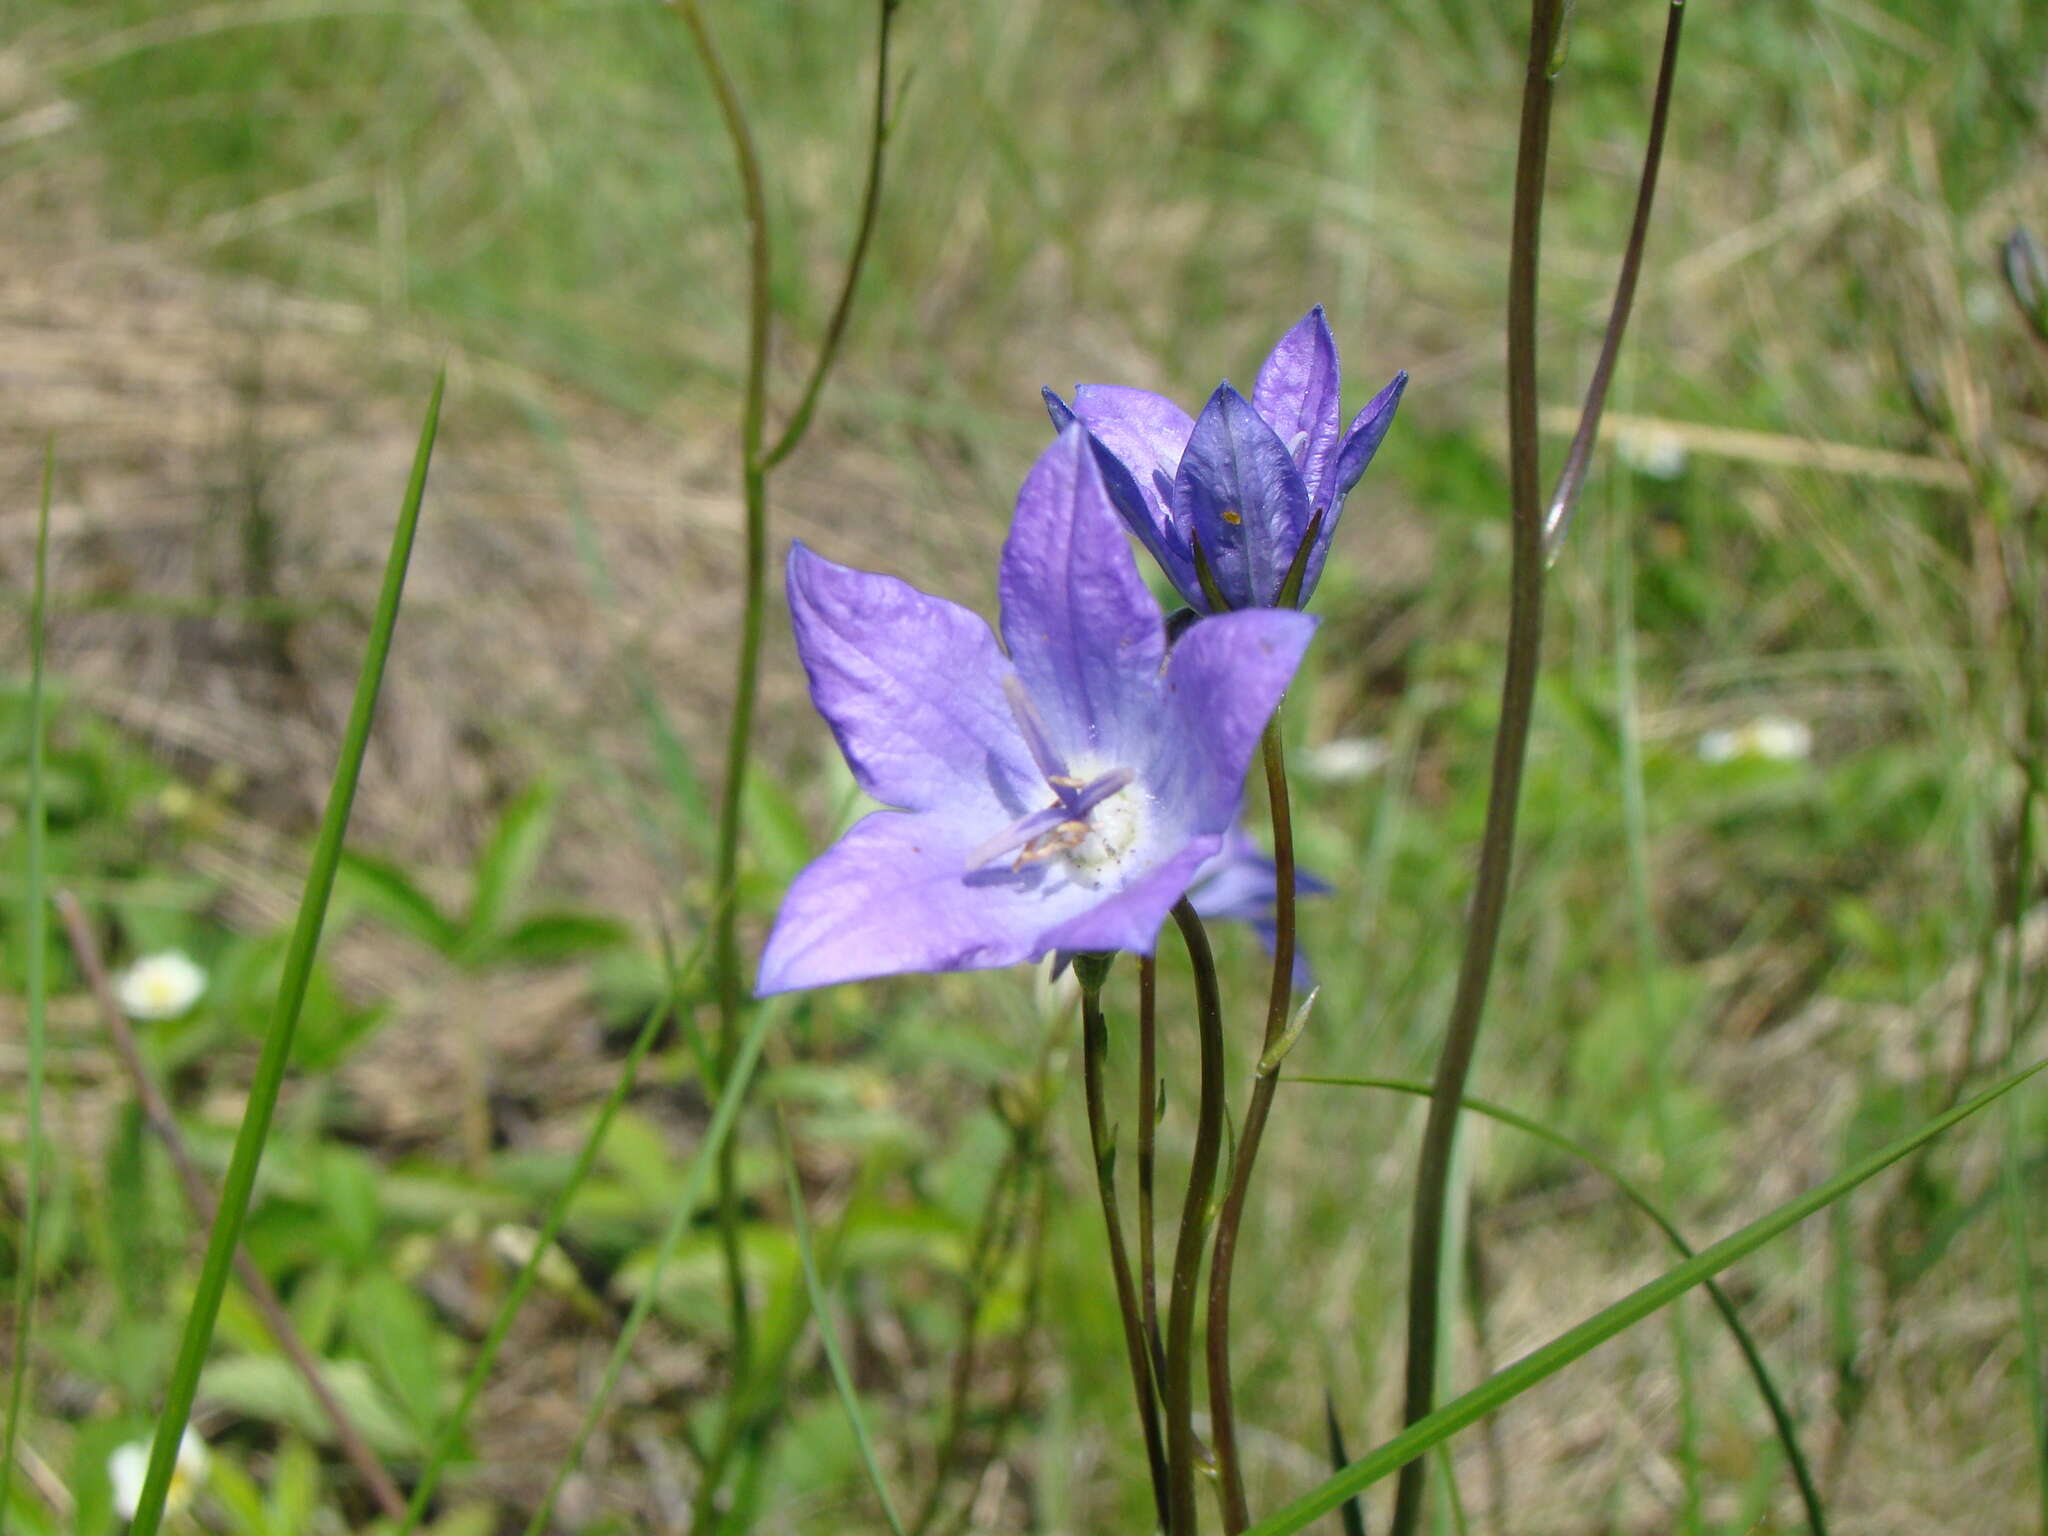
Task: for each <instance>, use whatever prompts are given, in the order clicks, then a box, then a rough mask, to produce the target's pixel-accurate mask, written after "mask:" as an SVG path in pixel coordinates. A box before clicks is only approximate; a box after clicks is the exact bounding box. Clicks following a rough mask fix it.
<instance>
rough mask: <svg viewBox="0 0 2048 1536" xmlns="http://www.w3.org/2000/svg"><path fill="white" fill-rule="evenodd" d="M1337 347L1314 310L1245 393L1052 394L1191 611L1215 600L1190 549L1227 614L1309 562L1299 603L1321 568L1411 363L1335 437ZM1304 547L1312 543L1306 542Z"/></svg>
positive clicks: (1269, 598) (1111, 389) (1268, 600)
mask: <svg viewBox="0 0 2048 1536" xmlns="http://www.w3.org/2000/svg"><path fill="white" fill-rule="evenodd" d="M1338 384H1339V371H1338V367H1337V342H1336V338H1335V337H1333V336H1332V335H1331V334H1330V326H1329V322H1328V321H1327V320H1325V319H1324V318H1323V307H1322V305H1320V304H1318V305H1317V306H1316V307H1315V308H1314V309H1312V310H1310V311H1309V312H1308V313H1307V314H1306V315H1304V316H1303V317H1302V319H1301V321H1300V322H1299V323H1298V324H1297V325H1296V326H1295V327H1294V328H1293V329H1292V330H1290V331H1289V332H1288V333H1287V334H1286V335H1285V336H1282V337H1281V338H1280V340H1279V342H1278V344H1277V345H1275V346H1274V348H1273V351H1272V353H1271V355H1269V356H1268V357H1267V358H1266V361H1265V363H1264V364H1263V365H1262V366H1261V367H1260V369H1259V377H1258V382H1257V383H1256V384H1254V385H1253V387H1252V397H1251V399H1249V400H1247V399H1245V397H1244V396H1243V395H1241V394H1239V393H1238V392H1237V391H1236V390H1234V389H1232V388H1231V387H1230V385H1229V383H1228V382H1227V381H1226V382H1225V383H1223V384H1220V385H1218V386H1217V388H1216V392H1215V393H1214V394H1212V395H1211V396H1210V397H1209V403H1208V404H1207V405H1205V406H1203V407H1202V414H1201V415H1200V416H1198V417H1194V418H1190V417H1189V416H1188V413H1187V412H1186V411H1184V410H1182V409H1181V408H1180V407H1179V406H1177V405H1175V404H1174V403H1173V402H1172V401H1171V400H1168V399H1167V398H1166V397H1165V396H1163V395H1155V394H1153V393H1152V392H1151V391H1150V390H1146V389H1131V388H1126V387H1124V386H1122V385H1115V384H1083V385H1081V386H1080V387H1079V388H1077V389H1076V390H1075V391H1074V403H1073V405H1072V406H1071V407H1069V406H1068V405H1067V404H1066V402H1065V401H1063V400H1061V399H1060V397H1059V396H1058V395H1056V394H1054V393H1053V392H1052V391H1051V390H1049V389H1048V390H1046V391H1044V395H1045V407H1046V411H1047V413H1048V414H1049V415H1050V416H1051V417H1052V422H1053V426H1054V427H1055V428H1056V429H1059V430H1064V429H1065V428H1066V426H1067V424H1068V423H1069V422H1071V421H1074V420H1077V419H1078V420H1079V421H1080V422H1081V423H1082V424H1083V425H1084V426H1086V427H1087V428H1088V430H1089V431H1090V432H1092V433H1094V435H1095V437H1096V439H1097V441H1098V442H1099V443H1100V444H1101V445H1102V448H1103V450H1104V455H1103V457H1104V462H1103V475H1104V478H1105V482H1106V484H1107V486H1108V488H1109V494H1110V498H1111V500H1112V502H1113V503H1114V504H1115V506H1116V509H1117V511H1118V512H1119V513H1120V514H1121V515H1122V516H1123V519H1124V521H1125V522H1126V523H1127V524H1129V526H1130V529H1131V531H1132V532H1133V533H1135V534H1136V535H1137V536H1138V541H1139V542H1140V543H1141V544H1143V545H1144V546H1145V548H1146V549H1147V550H1148V551H1150V553H1151V555H1152V558H1153V559H1155V560H1157V561H1158V562H1159V565H1160V568H1161V569H1162V570H1164V571H1165V572H1166V575H1167V577H1168V579H1169V580H1171V581H1172V582H1173V584H1174V586H1175V587H1176V588H1177V589H1178V590H1179V592H1180V595H1181V596H1182V597H1184V598H1186V599H1187V601H1188V605H1189V606H1190V607H1192V608H1193V609H1194V610H1195V611H1196V612H1197V613H1209V612H1211V611H1213V610H1214V609H1215V608H1216V607H1217V606H1218V605H1217V604H1216V603H1215V602H1213V601H1212V599H1211V596H1210V594H1209V592H1208V591H1207V590H1205V588H1204V585H1203V582H1202V573H1201V572H1200V570H1199V569H1198V568H1197V565H1196V547H1197V545H1199V546H1200V554H1201V557H1202V559H1203V561H1204V562H1206V564H1207V565H1208V568H1209V569H1208V574H1209V576H1210V579H1211V580H1212V581H1213V583H1214V584H1215V587H1216V590H1217V592H1218V593H1219V594H1220V595H1221V597H1222V599H1223V602H1222V604H1221V606H1223V607H1225V608H1267V607H1273V606H1275V605H1277V604H1278V603H1279V602H1280V600H1281V597H1282V588H1283V586H1284V585H1285V584H1286V581H1287V576H1288V572H1289V571H1290V569H1292V568H1293V566H1294V564H1295V559H1296V556H1297V554H1299V555H1300V556H1301V562H1302V563H1301V577H1300V586H1299V590H1298V592H1296V593H1295V594H1294V595H1293V597H1292V603H1293V605H1295V606H1299V605H1300V604H1303V603H1306V602H1307V601H1308V597H1309V594H1310V593H1311V592H1313V591H1314V590H1315V587H1316V581H1317V579H1318V578H1319V577H1321V575H1322V573H1323V561H1324V560H1325V558H1327V556H1328V554H1329V549H1330V536H1331V535H1332V534H1334V533H1335V532H1336V531H1337V519H1338V518H1339V517H1340V516H1342V515H1343V511H1344V499H1345V498H1346V497H1347V496H1349V495H1350V494H1351V490H1352V487H1354V486H1356V485H1357V484H1358V481H1359V478H1360V477H1361V476H1362V475H1364V473H1365V470H1366V466H1367V465H1368V464H1370V463H1371V462H1372V457H1373V455H1374V454H1375V453H1377V452H1378V451H1379V446H1380V443H1381V441H1382V440H1383V439H1384V438H1385V437H1386V435H1387V429H1388V428H1389V427H1391V426H1392V425H1393V424H1394V412H1395V410H1396V409H1397V408H1398V407H1399V405H1400V403H1401V392H1402V391H1403V390H1404V389H1406V388H1407V387H1408V375H1407V373H1406V371H1405V370H1404V371H1403V372H1400V373H1397V374H1395V375H1394V377H1393V379H1392V380H1391V381H1390V382H1389V383H1388V384H1387V386H1386V388H1384V389H1382V390H1381V391H1380V392H1379V393H1378V394H1376V395H1374V396H1373V397H1372V399H1371V400H1369V401H1367V402H1366V406H1365V409H1364V410H1362V411H1360V412H1359V413H1358V415H1357V416H1356V417H1354V418H1353V419H1352V422H1351V426H1350V427H1349V429H1347V430H1345V431H1343V432H1341V433H1340V432H1339V431H1338V421H1339V415H1338V405H1339V391H1338ZM1304 543H1306V545H1307V548H1306V549H1303V545H1304Z"/></svg>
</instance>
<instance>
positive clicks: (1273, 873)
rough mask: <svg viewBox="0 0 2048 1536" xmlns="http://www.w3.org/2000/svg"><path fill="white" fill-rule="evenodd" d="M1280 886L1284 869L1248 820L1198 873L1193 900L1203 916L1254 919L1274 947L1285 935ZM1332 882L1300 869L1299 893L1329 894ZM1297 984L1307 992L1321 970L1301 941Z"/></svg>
mask: <svg viewBox="0 0 2048 1536" xmlns="http://www.w3.org/2000/svg"><path fill="white" fill-rule="evenodd" d="M1279 889H1280V879H1279V871H1278V869H1276V868H1275V867H1274V864H1273V861H1272V860H1271V859H1269V858H1267V857H1266V856H1265V855H1264V854H1263V853H1261V852H1259V845H1258V844H1257V843H1255V842H1253V841H1252V838H1251V834H1250V833H1248V832H1246V831H1245V829H1244V828H1243V826H1241V825H1239V826H1233V827H1232V828H1231V829H1230V831H1229V832H1228V833H1227V834H1225V836H1224V839H1223V847H1222V849H1221V850H1220V851H1219V852H1218V853H1217V854H1216V856H1215V857H1214V858H1213V859H1211V860H1210V861H1209V862H1208V863H1207V864H1205V865H1203V866H1202V868H1201V870H1200V871H1199V872H1198V873H1197V874H1196V876H1195V883H1194V884H1193V885H1191V886H1189V887H1188V905H1189V906H1191V907H1193V908H1194V909H1195V911H1196V912H1197V913H1198V914H1199V915H1200V916H1202V917H1206V918H1208V919H1210V920H1211V921H1214V922H1220V923H1249V924H1250V925H1251V928H1252V931H1253V932H1254V933H1256V934H1257V935H1258V936H1259V942H1260V943H1262V944H1264V945H1265V946H1266V951H1267V953H1269V954H1270V953H1271V952H1272V950H1273V946H1274V943H1275V940H1276V939H1277V938H1278V935H1279V923H1278V921H1277V920H1276V919H1275V916H1274V903H1275V902H1276V900H1277V899H1278V892H1279ZM1329 892H1330V887H1329V884H1328V882H1326V881H1323V880H1319V879H1317V878H1316V877H1315V876H1314V875H1312V874H1310V873H1309V872H1308V871H1307V870H1305V869H1301V868H1299V867H1297V868H1296V869H1295V871H1294V894H1295V895H1296V896H1297V897H1301V896H1327V895H1328V894H1329ZM1293 979H1294V988H1295V990H1296V991H1298V992H1306V991H1307V990H1308V989H1309V988H1310V987H1312V986H1314V985H1315V973H1314V971H1312V970H1311V969H1310V968H1309V963H1308V960H1307V959H1306V957H1305V956H1304V955H1303V954H1302V952H1301V950H1300V949H1299V948H1298V947H1297V948H1296V950H1295V952H1294V978H1293Z"/></svg>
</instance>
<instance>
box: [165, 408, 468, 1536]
mask: <svg viewBox="0 0 2048 1536" xmlns="http://www.w3.org/2000/svg"><path fill="white" fill-rule="evenodd" d="M446 383H447V374H446V373H445V372H443V373H442V374H441V376H440V377H438V378H436V379H435V380H434V394H433V398H432V399H431V400H429V401H428V402H427V416H426V420H425V421H424V422H423V423H421V426H420V440H419V447H418V449H417V450H416V451H415V453H414V455H413V461H412V478H411V480H410V481H409V482H408V483H407V485H406V488H405V502H404V505H403V506H402V507H401V508H400V509H399V513H398V526H397V527H396V528H395V529H394V530H393V532H392V536H391V554H390V557H389V558H388V559H387V560H386V561H385V564H384V587H383V590H382V592H380V593H379V595H378V598H377V611H376V615H375V617H374V618H373V619H372V621H371V624H370V638H369V643H368V645H367V646H366V647H365V648H364V651H363V665H362V671H361V673H360V674H359V675H358V676H357V679H356V695H355V702H354V703H353V704H352V705H351V706H350V709H349V717H348V728H347V730H346V731H345V732H344V733H343V735H342V741H341V757H340V761H339V762H338V763H337V764H336V766H335V771H334V785H333V788H332V789H330V790H329V792H328V796H327V810H326V812H325V814H324V815H323V816H322V818H321V821H320V835H319V838H318V840H317V841H316V842H315V843H314V845H313V863H312V867H311V869H309V870H308V871H307V873H306V890H305V895H304V897H303V899H302V900H301V901H300V903H299V915H298V921H297V923H296V924H295V925H294V927H293V929H292V938H291V947H290V948H289V950H287V951H286V954H285V963H284V976H283V979H282V981H281V982H280V983H279V985H278V990H277V1008H276V1011H275V1012H274V1013H273V1014H272V1015H271V1020H270V1028H269V1030H268V1032H267V1033H266V1034H265V1036H264V1039H263V1051H262V1055H261V1056H260V1057H259V1058H258V1059H257V1063H256V1075H255V1078H254V1080H253V1081H252V1082H251V1083H250V1085H249V1103H248V1107H247V1108H246V1109H245V1110H244V1111H243V1112H242V1126H241V1130H240V1131H239V1132H238V1133H237V1134H236V1136H235V1150H234V1155H233V1157H232V1159H231V1160H230V1161H229V1163H228V1172H227V1177H226V1179H225V1180H224V1181H223V1182H222V1184H221V1190H220V1209H219V1214H218V1215H217V1216H216V1217H215V1219H214V1223H213V1231H212V1234H211V1235H210V1236H209V1237H208V1239H207V1244H206V1259H205V1262H204V1263H203V1265H202V1266H201V1268H200V1272H199V1285H198V1289H197V1291H196V1292H195V1293H194V1295H193V1298H192V1307H191V1310H190V1311H189V1312H187V1313H186V1315H185V1333H184V1338H183V1340H182V1341H181V1342H180V1344H179V1346H178V1359H177V1363H176V1365H175V1366H174V1367H173V1368H172V1371H171V1381H170V1387H169V1389H168V1391H167V1393H166V1395H165V1400H164V1409H163V1413H162V1415H161V1416H160V1417H159V1418H158V1419H157V1424H156V1443H155V1444H154V1446H152V1447H151V1450H150V1457H149V1474H148V1476H147V1477H146V1478H145V1479H144V1480H143V1485H142V1494H141V1497H140V1498H139V1499H138V1500H137V1501H136V1509H135V1519H134V1522H133V1524H132V1525H131V1526H130V1530H131V1531H132V1532H133V1533H134V1536H156V1530H157V1527H158V1525H159V1524H161V1523H162V1520H163V1514H164V1498H165V1496H166V1495H167V1494H168V1493H169V1492H170V1486H171V1473H172V1470H173V1469H174V1468H175V1467H176V1465H177V1459H178V1443H179V1441H180V1440H181V1439H182V1437H183V1436H184V1433H185V1424H186V1421H187V1420H188V1419H190V1418H191V1416H192V1399H193V1397H194V1396H195V1395H196V1394H197V1392H198V1390H199V1371H200V1368H201V1367H202V1366H203V1365H205V1363H206V1352H207V1349H208V1347H209V1346H210V1345H211V1344H212V1342H213V1326H214V1322H215V1320H216V1319H217V1318H218V1317H219V1315H220V1302H221V1296H222V1294H223V1293H224V1292H225V1291H226V1290H227V1283H228V1274H229V1272H230V1270H232V1269H233V1267H234V1257H235V1250H236V1247H237V1245H238V1244H239V1242H240V1240H241V1235H242V1219H243V1217H245V1216H246V1215H247V1214H248V1211H249V1199H250V1196H251V1194H252V1193H253V1192H254V1190H255V1187H256V1169H257V1165H258V1164H259V1163H261V1162H262V1160H263V1145H264V1142H265V1141H266V1140H267V1139H268V1137H269V1135H270V1120H271V1115H272V1113H273V1112H274V1111H275V1110H276V1108H277V1095H278V1090H279V1089H280V1088H281V1087H283V1085H284V1074H285V1069H286V1067H287V1066H289V1065H290V1062H291V1050H292V1035H293V1033H294V1031H295V1030H296V1029H297V1027H298V1022H299V1008H300V1006H301V1004H303V1003H304V1002H305V998H306V984H307V982H308V981H309V980H310V979H311V978H312V974H313V955H314V952H315V951H316V950H317V949H318V948H319V945H320V929H321V926H322V925H323V924H324V923H325V921H326V919H327V899H328V896H329V895H330V894H331V893H332V891H333V889H334V875H335V871H336V869H337V868H338V867H339V866H340V863H341V845H342V839H343V836H344V835H345V834H346V832H347V831H348V817H349V810H350V808H351V807H352V806H353V805H354V803H355V795H356V783H357V781H358V780H359V779H360V778H361V776H362V771H363V754H364V751H365V749H366V748H367V747H368V746H369V741H370V725H371V721H372V720H373V719H374V717H375V715H376V709H377V693H378V690H379V688H380V687H381V686H382V685H383V681H384V664H385V662H386V660H387V659H388V658H389V657H390V654H391V636H392V632H393V631H394V630H395V629H396V627H397V624H398V604H399V599H400V597H401V596H403V594H404V591H405V572H406V567H407V565H408V563H409V562H410V560H411V558H412V544H413V534H414V533H415V531H416V530H417V529H418V527H419V516H420V502H421V500H422V499H423V498H424V497H425V495H426V489H427V466H428V464H429V463H431V462H432V460H433V456H434V434H435V432H436V431H437V430H438V428H439V426H440V421H441V393H442V389H443V387H444V386H445V385H446Z"/></svg>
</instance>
